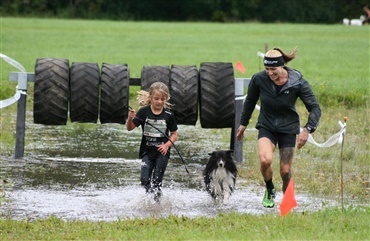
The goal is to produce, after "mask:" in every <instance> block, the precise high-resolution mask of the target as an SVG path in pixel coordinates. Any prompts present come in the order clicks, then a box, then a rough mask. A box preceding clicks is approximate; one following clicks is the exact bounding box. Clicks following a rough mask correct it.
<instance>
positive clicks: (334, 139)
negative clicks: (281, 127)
mask: <svg viewBox="0 0 370 241" xmlns="http://www.w3.org/2000/svg"><path fill="white" fill-rule="evenodd" d="M245 97H246V96H240V97H236V98H235V100H244V99H245ZM255 109H256V110H258V111H259V110H260V109H261V107H260V106H259V105H256V107H255ZM338 125H339V126H340V127H341V129H340V130H339V131H338V132H337V133H335V134H334V135H332V136H330V137H329V138H328V139H327V140H326V141H325V142H324V143H317V142H316V141H315V140H314V139H313V137H312V135H311V134H309V135H308V140H307V141H308V142H309V143H311V144H314V145H316V146H318V147H331V146H334V145H335V144H337V143H339V144H340V143H342V141H343V136H344V135H345V134H346V126H347V124H346V123H342V122H341V121H338ZM247 130H252V129H247ZM253 130H255V129H253ZM300 131H301V132H302V131H303V128H300Z"/></svg>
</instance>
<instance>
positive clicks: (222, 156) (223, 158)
mask: <svg viewBox="0 0 370 241" xmlns="http://www.w3.org/2000/svg"><path fill="white" fill-rule="evenodd" d="M232 152H233V151H232V150H226V151H225V150H221V151H213V152H212V153H209V155H210V158H209V162H213V166H214V167H216V166H217V167H221V168H223V167H225V165H226V163H227V162H230V161H232V156H231V154H232Z"/></svg>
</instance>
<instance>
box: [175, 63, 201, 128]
mask: <svg viewBox="0 0 370 241" xmlns="http://www.w3.org/2000/svg"><path fill="white" fill-rule="evenodd" d="M198 77H199V76H198V70H197V67H196V66H178V65H172V66H171V75H170V81H171V82H170V94H171V99H170V103H171V104H172V108H171V111H172V112H173V113H174V115H175V117H176V121H177V124H180V125H181V124H183V125H195V124H196V122H197V119H198Z"/></svg>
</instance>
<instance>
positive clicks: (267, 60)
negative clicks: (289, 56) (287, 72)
mask: <svg viewBox="0 0 370 241" xmlns="http://www.w3.org/2000/svg"><path fill="white" fill-rule="evenodd" d="M263 64H264V65H265V66H267V67H280V66H284V58H283V56H279V57H266V56H265V57H264V59H263Z"/></svg>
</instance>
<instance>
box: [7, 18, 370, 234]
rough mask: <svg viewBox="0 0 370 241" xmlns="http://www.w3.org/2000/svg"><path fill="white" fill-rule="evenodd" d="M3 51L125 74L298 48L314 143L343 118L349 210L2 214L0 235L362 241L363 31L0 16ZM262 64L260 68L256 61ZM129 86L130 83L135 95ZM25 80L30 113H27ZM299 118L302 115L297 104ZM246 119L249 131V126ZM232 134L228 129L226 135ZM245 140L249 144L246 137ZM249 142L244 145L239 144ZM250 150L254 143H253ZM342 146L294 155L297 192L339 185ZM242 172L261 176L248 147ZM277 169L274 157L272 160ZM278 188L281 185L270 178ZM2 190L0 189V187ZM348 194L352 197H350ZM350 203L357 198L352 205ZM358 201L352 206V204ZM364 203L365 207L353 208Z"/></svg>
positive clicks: (365, 190)
mask: <svg viewBox="0 0 370 241" xmlns="http://www.w3.org/2000/svg"><path fill="white" fill-rule="evenodd" d="M0 41H1V42H0V53H3V54H5V55H7V56H9V57H11V58H14V59H15V60H17V61H19V62H20V63H21V64H22V65H23V66H24V67H25V68H26V70H27V71H28V72H34V65H35V61H36V59H37V58H41V57H53V58H66V59H69V60H70V63H72V62H97V63H99V65H100V66H101V63H103V62H106V63H112V64H114V63H127V64H128V66H129V68H130V75H131V77H137V78H138V77H140V73H141V69H142V67H143V66H146V65H172V64H177V65H196V66H199V65H200V63H202V62H232V63H234V64H235V63H236V62H237V61H242V62H243V63H244V66H245V67H246V69H247V73H246V74H244V75H242V74H241V73H239V72H238V71H235V76H236V77H251V76H252V75H253V74H254V73H255V72H258V71H259V69H260V64H261V65H262V62H261V61H260V59H259V58H258V56H257V52H258V51H262V52H263V51H264V48H265V43H268V45H269V47H270V48H272V47H275V46H279V47H281V48H283V49H284V50H291V49H293V48H294V47H296V46H298V48H299V52H298V57H297V59H295V60H293V61H292V62H291V63H289V66H290V67H293V68H295V69H298V70H300V71H301V72H302V73H303V75H304V77H305V78H306V79H307V80H308V81H309V82H310V84H311V85H312V87H313V90H314V92H315V94H316V95H317V98H318V100H319V102H320V104H321V105H322V111H323V115H322V118H321V123H320V126H319V129H318V131H317V132H316V133H315V134H314V137H315V140H316V141H318V142H323V141H324V140H326V139H327V138H328V137H329V136H330V135H331V134H333V133H335V132H337V131H338V125H337V121H338V120H343V117H344V116H348V117H349V119H348V123H347V135H346V137H345V138H346V139H345V141H346V142H345V149H344V155H343V160H344V161H343V169H344V170H345V172H344V185H345V195H346V209H345V210H344V211H343V212H342V211H341V210H340V208H339V209H335V208H334V209H328V210H323V211H318V212H313V213H292V214H289V215H288V216H287V217H284V218H282V217H280V216H275V215H273V214H269V215H258V216H255V215H241V214H234V213H232V214H220V215H219V216H218V217H216V218H211V219H208V218H196V219H188V218H182V217H169V218H161V219H143V220H141V219H135V220H120V221H117V222H110V223H105V222H82V221H78V222H65V221H62V220H58V219H55V218H50V219H46V220H38V221H35V222H30V221H29V220H24V221H14V220H10V219H6V218H4V219H3V220H0V227H1V228H0V233H1V236H2V239H4V240H26V239H37V240H72V239H77V240H83V239H85V240H91V239H93V240H104V239H111V240H112V239H113V240H118V239H126V240H148V239H151V240H169V239H170V240H266V239H269V240H298V239H300V240H368V238H369V231H368V230H369V223H370V220H369V219H370V215H369V214H370V210H369V195H370V176H369V169H370V164H369V160H370V156H369V144H368V143H369V126H370V125H369V109H368V106H369V89H370V88H369V87H370V82H369V81H370V78H369V77H370V75H369V67H370V65H369V54H370V52H369V51H370V50H369V27H368V26H362V27H349V26H342V25H339V24H338V25H306V24H260V23H237V24H222V23H165V22H157V23H154V22H115V21H85V20H58V19H26V18H24V19H23V18H0ZM261 67H262V66H261ZM0 70H1V72H0V86H1V88H0V99H1V100H2V99H6V98H9V97H11V96H13V95H14V92H15V87H16V83H13V82H9V80H8V74H9V72H10V71H17V70H16V69H15V68H14V67H12V66H10V65H9V64H7V63H6V62H4V61H1V62H0ZM135 88H136V87H134V88H132V92H133V93H132V94H133V95H134V94H135V90H136V89H137V88H136V89H135ZM32 90H33V88H32V84H29V98H28V99H27V101H28V107H27V108H28V111H31V110H32ZM298 109H299V111H300V113H301V114H302V118H306V117H305V116H306V114H307V113H306V111H305V110H304V108H303V107H302V106H301V105H299V107H298ZM0 112H1V116H0V118H1V122H0V127H1V133H0V134H1V135H0V144H1V155H12V153H13V146H14V131H15V119H14V116H15V112H16V105H13V106H10V107H7V108H5V109H0ZM255 119H256V116H254V117H253V118H252V123H251V124H250V127H253V126H254V124H255V122H254V121H255ZM224 138H229V132H228V131H227V132H225V137H224ZM246 138H247V139H246V143H247V144H246V145H250V147H251V148H255V146H256V145H255V142H254V141H255V139H254V137H253V136H247V137H246ZM245 149H246V148H244V150H245ZM250 150H252V149H250ZM339 154H340V145H337V146H335V147H333V148H318V147H314V146H310V147H309V148H303V149H302V150H298V151H297V153H296V160H295V162H294V164H293V175H294V177H295V182H296V185H297V187H299V189H300V190H302V191H306V192H308V193H310V194H312V195H315V196H318V197H321V196H323V197H325V196H331V197H333V195H334V196H337V197H339V191H340V183H339V180H340V175H341V174H340V166H339V164H340V162H339V160H340V155H339ZM244 156H246V157H247V158H246V160H245V163H243V165H242V166H241V168H240V178H245V179H247V180H249V182H253V183H255V182H257V181H260V180H261V177H260V173H259V171H258V170H259V167H258V162H256V156H254V155H251V154H250V153H245V154H244ZM274 165H275V166H274V170H277V168H278V166H277V165H278V163H277V162H274ZM276 186H281V182H280V180H279V178H276ZM0 188H1V186H0ZM349 199H350V200H349ZM351 203H355V205H354V207H352V208H351ZM358 204H359V205H358ZM360 207H365V208H363V209H362V208H360Z"/></svg>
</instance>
